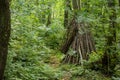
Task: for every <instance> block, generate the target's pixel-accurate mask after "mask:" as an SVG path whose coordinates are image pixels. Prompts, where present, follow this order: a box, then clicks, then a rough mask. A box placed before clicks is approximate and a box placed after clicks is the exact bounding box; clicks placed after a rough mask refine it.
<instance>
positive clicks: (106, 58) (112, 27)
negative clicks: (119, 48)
mask: <svg viewBox="0 0 120 80" xmlns="http://www.w3.org/2000/svg"><path fill="white" fill-rule="evenodd" d="M115 2H116V1H115V0H108V8H109V35H108V36H107V37H106V39H107V43H106V49H105V53H104V55H103V58H102V67H103V70H104V73H106V74H110V73H112V72H113V69H114V67H115V65H116V61H117V52H116V28H117V23H116V17H117V15H116V10H115V5H116V3H115Z"/></svg>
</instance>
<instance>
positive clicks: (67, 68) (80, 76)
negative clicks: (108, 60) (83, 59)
mask: <svg viewBox="0 0 120 80" xmlns="http://www.w3.org/2000/svg"><path fill="white" fill-rule="evenodd" d="M49 65H50V66H51V67H52V68H54V69H57V68H60V67H62V69H63V71H64V73H63V76H62V77H61V79H60V80H119V79H113V78H111V77H108V76H105V75H103V74H102V73H101V72H99V71H93V70H87V69H83V68H82V67H81V66H79V67H78V68H77V67H75V66H71V65H68V64H61V60H60V59H59V58H58V57H56V55H54V56H51V58H50V62H49ZM78 69H79V70H78ZM83 70H84V72H83Z"/></svg>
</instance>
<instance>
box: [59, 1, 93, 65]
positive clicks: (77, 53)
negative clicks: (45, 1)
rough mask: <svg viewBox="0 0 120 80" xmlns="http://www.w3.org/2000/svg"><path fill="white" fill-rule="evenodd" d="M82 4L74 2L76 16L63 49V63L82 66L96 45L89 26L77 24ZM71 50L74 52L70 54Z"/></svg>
mask: <svg viewBox="0 0 120 80" xmlns="http://www.w3.org/2000/svg"><path fill="white" fill-rule="evenodd" d="M80 2H81V1H80V0H72V6H73V14H74V16H73V19H72V20H71V22H70V24H69V26H68V27H69V28H68V30H67V39H66V41H65V43H64V44H63V46H62V48H61V51H62V52H63V53H64V54H65V57H64V59H63V63H73V64H82V60H83V59H85V60H87V59H88V54H89V53H91V52H92V51H95V44H94V41H93V38H92V36H91V33H90V31H89V30H88V27H89V26H88V25H87V24H86V23H79V22H77V12H78V11H79V10H80V9H81V6H80ZM86 25H87V26H86ZM70 50H72V52H69V51H70ZM71 53H72V54H71Z"/></svg>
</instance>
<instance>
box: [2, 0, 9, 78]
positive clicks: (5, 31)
mask: <svg viewBox="0 0 120 80" xmlns="http://www.w3.org/2000/svg"><path fill="white" fill-rule="evenodd" d="M9 37H10V10H9V0H0V80H3V76H4V70H5V65H6V59H7V54H8V44H9V43H8V42H9Z"/></svg>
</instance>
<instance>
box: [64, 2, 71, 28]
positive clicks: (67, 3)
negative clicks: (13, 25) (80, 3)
mask: <svg viewBox="0 0 120 80" xmlns="http://www.w3.org/2000/svg"><path fill="white" fill-rule="evenodd" d="M69 10H71V6H70V0H65V10H64V27H65V28H68V23H69V19H68V18H69Z"/></svg>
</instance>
